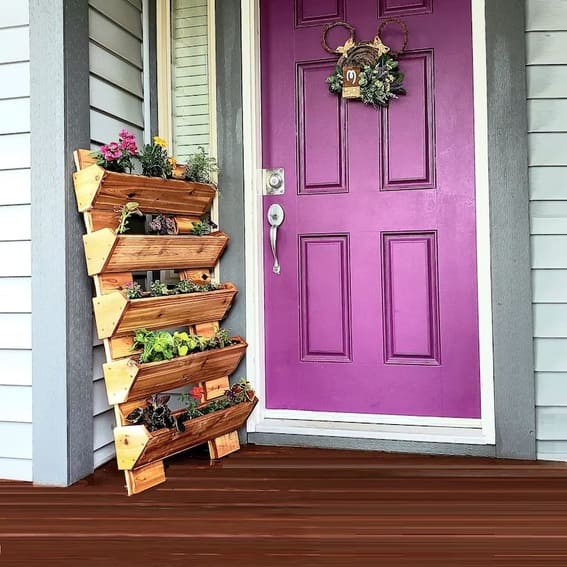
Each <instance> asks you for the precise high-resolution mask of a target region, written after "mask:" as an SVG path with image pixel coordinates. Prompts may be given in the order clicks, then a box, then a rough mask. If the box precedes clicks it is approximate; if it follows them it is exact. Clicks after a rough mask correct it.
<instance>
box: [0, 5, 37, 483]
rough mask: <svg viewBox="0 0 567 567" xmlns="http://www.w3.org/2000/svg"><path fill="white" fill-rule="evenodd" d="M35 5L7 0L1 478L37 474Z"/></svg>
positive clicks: (0, 53)
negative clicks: (33, 286) (34, 438)
mask: <svg viewBox="0 0 567 567" xmlns="http://www.w3.org/2000/svg"><path fill="white" fill-rule="evenodd" d="M28 23H29V5H28V1H27V0H19V1H18V2H13V1H11V0H10V1H9V0H0V259H1V262H0V479H2V478H8V479H16V480H31V475H32V465H31V458H32V453H31V451H32V442H31V431H32V426H31V420H32V391H31V384H32V368H31V317H32V316H31V278H30V276H31V242H30V238H31V211H30V201H31V195H30V172H29V167H30V99H29V95H30V76H29V26H28Z"/></svg>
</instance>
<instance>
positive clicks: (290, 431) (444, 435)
mask: <svg viewBox="0 0 567 567" xmlns="http://www.w3.org/2000/svg"><path fill="white" fill-rule="evenodd" d="M252 429H253V431H252ZM249 432H251V433H276V434H283V435H314V436H323V437H346V438H352V439H382V440H388V441H392V440H396V441H421V442H429V443H463V444H467V445H491V444H493V443H494V440H493V439H490V437H489V436H487V435H485V434H483V432H482V429H481V428H480V427H474V428H464V427H439V426H436V427H431V426H419V425H390V424H374V423H348V422H329V421H316V420H298V419H274V418H264V419H261V420H260V421H258V422H257V423H255V424H254V426H253V428H250V429H249Z"/></svg>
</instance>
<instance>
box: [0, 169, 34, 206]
mask: <svg viewBox="0 0 567 567" xmlns="http://www.w3.org/2000/svg"><path fill="white" fill-rule="evenodd" d="M30 202H31V190H30V170H29V169H13V170H4V171H1V170H0V206H2V205H21V204H27V203H30Z"/></svg>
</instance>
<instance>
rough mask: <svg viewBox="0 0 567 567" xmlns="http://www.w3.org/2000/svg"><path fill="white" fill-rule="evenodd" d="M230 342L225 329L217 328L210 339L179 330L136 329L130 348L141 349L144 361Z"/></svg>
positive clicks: (174, 356)
mask: <svg viewBox="0 0 567 567" xmlns="http://www.w3.org/2000/svg"><path fill="white" fill-rule="evenodd" d="M232 344H233V342H232V339H231V338H230V335H229V333H228V331H227V330H226V329H218V330H217V331H216V333H215V334H214V335H213V336H212V337H211V338H210V339H207V338H206V337H203V336H201V335H193V334H191V333H186V332H180V331H176V332H175V333H173V334H171V333H169V332H168V331H148V330H147V329H138V330H137V331H136V332H135V334H134V344H133V347H132V349H133V350H138V349H140V348H141V349H142V354H140V362H141V363H145V362H158V361H162V360H171V359H172V358H177V357H179V356H186V355H188V354H192V353H194V352H203V351H205V350H213V349H219V348H224V347H227V346H230V345H232Z"/></svg>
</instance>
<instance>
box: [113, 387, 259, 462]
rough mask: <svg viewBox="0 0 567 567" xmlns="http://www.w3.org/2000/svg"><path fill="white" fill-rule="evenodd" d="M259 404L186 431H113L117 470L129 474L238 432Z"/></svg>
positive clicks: (201, 420) (192, 423) (213, 416)
mask: <svg viewBox="0 0 567 567" xmlns="http://www.w3.org/2000/svg"><path fill="white" fill-rule="evenodd" d="M257 403H258V399H257V398H254V400H253V401H252V402H244V403H241V404H238V405H236V406H233V407H231V408H227V409H224V410H220V411H216V412H213V413H210V414H208V415H204V416H203V417H198V418H196V419H191V420H188V421H186V422H185V431H184V432H179V431H177V429H160V430H158V431H154V432H149V431H148V430H147V429H146V427H145V426H143V425H125V426H122V427H116V428H115V429H114V441H115V443H116V459H117V461H118V468H119V469H120V470H127V471H131V470H133V469H136V468H138V467H142V466H144V465H148V464H150V463H153V462H156V461H161V460H162V459H165V458H166V457H170V456H172V455H175V454H176V453H180V452H181V451H185V450H186V449H191V448H192V447H196V446H197V445H201V444H202V443H206V442H207V441H210V440H212V439H215V438H216V437H220V436H222V435H225V434H227V433H230V432H232V431H236V430H238V429H240V428H241V427H242V426H243V425H244V424H245V423H246V420H247V419H248V416H249V415H250V413H252V410H253V409H254V407H255V405H256V404H257Z"/></svg>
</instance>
